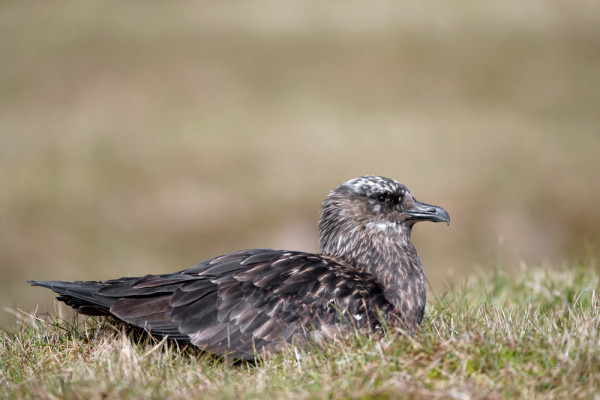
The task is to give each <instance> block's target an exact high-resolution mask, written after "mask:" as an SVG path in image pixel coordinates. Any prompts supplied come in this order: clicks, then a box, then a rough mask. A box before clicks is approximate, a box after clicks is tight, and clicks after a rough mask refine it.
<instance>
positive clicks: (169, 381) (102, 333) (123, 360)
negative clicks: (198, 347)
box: [0, 263, 600, 399]
mask: <svg viewBox="0 0 600 400" xmlns="http://www.w3.org/2000/svg"><path fill="white" fill-rule="evenodd" d="M598 284H599V280H598V273H597V270H596V266H595V265H593V263H589V264H586V265H580V266H578V267H576V268H572V269H570V270H568V271H562V272H548V271H547V270H545V269H540V268H531V269H530V268H524V269H523V270H522V271H521V272H520V273H519V274H518V277H512V278H509V277H507V276H505V275H503V274H502V273H501V272H497V273H496V274H494V275H493V276H489V277H486V279H477V280H475V279H474V280H472V281H470V282H469V283H467V284H465V285H464V286H463V287H460V288H456V289H455V290H453V291H448V292H445V293H443V294H441V295H438V296H437V297H435V298H434V299H432V301H431V302H430V305H429V307H428V309H427V313H426V322H425V324H424V327H423V330H422V331H420V332H417V333H415V334H413V335H401V334H400V333H399V332H398V331H397V330H396V329H394V327H388V329H387V331H386V333H385V335H382V336H375V335H373V336H372V337H367V336H360V335H355V336H350V337H348V338H347V339H345V340H343V341H341V342H340V343H336V344H331V345H329V346H325V347H324V348H323V349H321V350H319V351H317V352H312V353H307V352H303V351H300V350H297V349H290V350H289V351H288V352H285V353H283V354H278V355H273V356H269V357H265V358H264V359H262V360H260V361H259V362H257V363H256V364H247V363H241V364H232V363H230V362H226V361H223V360H218V359H215V358H213V357H211V356H207V355H206V354H195V353H194V352H192V351H190V349H184V348H183V349H182V348H177V347H176V346H175V345H174V344H173V343H170V342H165V341H157V340H154V341H153V340H149V339H148V338H143V337H142V338H140V337H137V336H132V335H127V334H125V333H123V332H122V331H120V330H119V328H115V327H113V326H112V325H110V324H109V323H107V322H106V321H104V322H103V321H94V320H87V319H84V318H82V317H80V319H79V320H67V321H65V320H61V319H59V318H58V317H54V316H51V317H50V318H42V317H38V316H33V315H21V318H22V320H21V323H20V326H19V327H18V328H17V329H16V330H14V331H13V333H3V334H2V336H1V339H0V382H1V384H2V388H3V393H0V398H8V399H26V398H36V399H55V398H61V399H81V398H89V399H104V398H120V399H162V398H165V399H166V398H168V399H187V398H203V399H212V398H214V399H221V398H222V399H264V398H297V399H324V398H325V399H345V398H352V399H409V398H423V399H501V398H507V399H509V398H510V399H512V398H528V399H536V398H540V399H541V398H544V399H550V398H556V399H564V398H569V399H596V398H597V396H598V391H599V390H600V369H599V368H598V365H600V295H599V293H598ZM594 396H596V397H594Z"/></svg>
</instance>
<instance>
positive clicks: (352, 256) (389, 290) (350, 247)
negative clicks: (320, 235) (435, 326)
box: [322, 228, 426, 328]
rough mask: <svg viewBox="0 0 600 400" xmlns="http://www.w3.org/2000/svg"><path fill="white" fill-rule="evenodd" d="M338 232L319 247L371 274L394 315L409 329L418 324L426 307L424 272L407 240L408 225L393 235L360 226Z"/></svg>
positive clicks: (408, 236) (408, 235)
mask: <svg viewBox="0 0 600 400" xmlns="http://www.w3.org/2000/svg"><path fill="white" fill-rule="evenodd" d="M339 234H340V235H339V236H337V237H331V239H332V240H331V241H330V242H329V244H330V245H329V246H327V245H326V246H324V247H322V250H323V252H324V254H326V255H329V256H333V257H336V258H342V259H343V260H344V261H345V262H347V263H348V264H350V265H353V266H355V267H357V268H359V269H360V270H362V271H364V272H365V273H367V274H368V275H370V276H372V277H373V278H374V280H375V282H376V283H377V284H378V285H379V286H380V287H381V288H382V290H383V294H384V296H385V298H386V300H387V301H388V302H390V303H391V304H392V305H393V307H394V313H395V315H396V316H397V317H399V318H400V320H401V321H402V322H403V323H404V324H405V325H406V326H407V327H409V328H411V327H414V326H417V325H419V324H420V323H421V321H422V320H423V314H424V310H425V301H426V284H425V273H424V271H423V266H422V264H421V260H420V258H419V255H418V254H417V251H416V249H415V247H414V246H413V244H412V243H411V241H410V228H407V229H406V231H404V232H403V231H399V232H398V233H397V234H392V235H390V234H389V233H384V232H373V230H363V229H355V230H353V231H351V232H348V231H346V232H340V233H339Z"/></svg>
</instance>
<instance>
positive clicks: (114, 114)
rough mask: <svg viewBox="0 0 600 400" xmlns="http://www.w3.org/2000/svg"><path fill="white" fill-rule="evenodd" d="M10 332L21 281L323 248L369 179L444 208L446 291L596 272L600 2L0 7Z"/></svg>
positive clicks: (0, 164)
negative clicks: (332, 200)
mask: <svg viewBox="0 0 600 400" xmlns="http://www.w3.org/2000/svg"><path fill="white" fill-rule="evenodd" d="M0 37H2V40H1V41H0V54H1V60H0V181H1V182H2V185H1V189H0V254H1V257H0V274H1V276H2V279H1V280H0V306H2V307H4V308H5V310H4V311H1V312H0V326H7V325H8V324H9V323H10V321H11V319H13V318H14V317H13V316H12V314H11V313H10V312H8V311H6V309H12V310H16V309H22V310H34V309H35V308H36V306H37V305H39V311H44V310H53V307H54V306H53V300H52V299H53V295H52V294H51V293H50V292H49V291H47V290H44V289H40V288H33V287H30V286H29V285H28V284H26V283H25V281H26V280H28V279H59V280H102V279H108V278H115V277H121V276H136V275H143V274H146V273H166V272H173V271H176V270H179V269H183V268H186V267H188V266H191V265H193V264H195V263H196V262H199V261H201V260H204V259H206V258H209V257H212V256H216V255H219V254H222V253H225V252H230V251H234V250H239V249H243V248H253V247H275V248H289V249H297V250H306V251H317V250H318V247H317V219H318V217H319V208H320V204H321V201H322V200H323V199H324V198H325V196H326V195H327V193H328V192H329V191H330V190H331V189H333V188H334V187H336V186H337V185H338V184H339V183H341V182H342V181H345V180H348V179H350V178H353V177H356V176H360V175H365V174H379V175H384V176H388V177H392V178H395V179H397V180H400V181H402V182H404V183H405V184H407V185H408V187H409V188H410V189H411V190H412V192H413V194H414V195H415V197H416V198H417V199H419V200H421V201H424V202H427V203H432V204H437V205H440V206H443V207H445V208H446V209H447V210H448V211H449V213H450V215H451V217H452V224H451V225H450V226H449V227H447V226H445V225H443V224H426V223H423V224H420V225H417V227H416V228H415V231H414V233H413V241H414V243H415V244H416V246H417V248H418V250H419V252H420V254H421V258H422V259H423V263H424V265H425V270H426V273H427V277H428V279H429V282H430V284H431V287H432V289H433V292H434V293H435V292H436V291H443V290H444V288H447V287H448V286H449V285H453V284H462V283H464V282H465V280H466V279H467V277H468V276H469V275H472V274H481V273H485V272H486V271H491V270H493V269H494V268H498V267H500V268H504V269H511V268H515V267H516V268H518V267H519V265H522V264H523V263H525V264H527V265H529V266H539V265H543V266H547V267H548V268H554V267H561V266H563V267H564V266H576V265H577V264H578V263H581V262H584V261H582V260H586V259H587V260H589V259H593V258H594V257H595V256H597V255H598V253H599V248H598V242H599V239H600V205H599V204H598V203H599V202H598V200H599V198H600V178H599V175H600V154H599V153H600V3H598V2H596V1H584V0H577V1H570V2H563V1H559V0H556V1H551V0H549V1H530V2H521V1H512V0H510V1H502V2H489V3H488V2H485V4H484V3H483V2H464V1H434V2H404V1H398V2H393V3H392V2H386V3H375V4H373V3H371V2H348V1H343V2H336V1H334V2H320V1H303V2H278V1H252V2H216V3H212V2H211V3H209V2H197V1H189V2H176V3H172V2H161V1H155V2H152V1H147V2H144V4H143V5H141V4H140V3H123V2H107V1H104V0H103V1H99V0H98V1H94V0H91V1H86V2H27V1H3V2H1V3H0Z"/></svg>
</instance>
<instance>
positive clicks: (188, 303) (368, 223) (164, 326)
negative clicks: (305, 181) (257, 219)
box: [29, 176, 450, 360]
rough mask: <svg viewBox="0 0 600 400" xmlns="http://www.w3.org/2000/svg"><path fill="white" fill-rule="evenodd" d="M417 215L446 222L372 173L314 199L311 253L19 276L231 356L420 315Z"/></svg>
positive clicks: (98, 310) (73, 301)
mask: <svg viewBox="0 0 600 400" xmlns="http://www.w3.org/2000/svg"><path fill="white" fill-rule="evenodd" d="M418 221H433V222H446V223H450V217H449V215H448V213H447V212H446V210H444V209H443V208H441V207H437V206H432V205H428V204H424V203H420V202H418V201H416V200H415V198H414V197H413V195H412V194H411V193H410V192H409V190H408V189H407V188H406V186H404V185H403V184H401V183H399V182H397V181H395V180H393V179H389V178H383V177H380V176H363V177H360V178H355V179H352V180H350V181H347V182H345V183H342V184H341V185H340V186H339V187H338V188H336V189H334V190H333V191H331V193H330V194H329V196H327V198H326V199H325V201H324V202H323V205H322V208H321V217H320V219H319V235H320V237H319V245H320V247H321V254H311V253H304V252H300V251H287V250H273V249H253V250H242V251H238V252H235V253H230V254H226V255H222V256H220V257H216V258H213V259H210V260H208V261H204V262H201V263H199V264H197V265H194V266H193V267H191V268H188V269H186V270H183V271H179V272H175V273H171V274H164V275H146V276H144V277H140V278H120V279H113V280H107V281H100V282H97V281H90V282H62V281H29V283H31V284H33V285H37V286H43V287H47V288H49V289H52V290H53V291H55V292H56V293H58V294H59V296H58V297H57V299H58V300H61V301H63V302H65V303H66V304H67V305H69V306H71V307H73V308H74V309H75V310H77V311H78V312H80V313H82V314H88V315H110V316H112V317H115V318H117V319H118V320H121V321H124V322H126V323H128V324H131V325H133V326H135V327H139V328H142V329H144V330H146V331H148V332H150V333H152V334H155V335H159V336H168V337H170V338H172V339H175V340H177V341H180V342H183V343H192V344H193V345H194V346H196V347H198V348H199V349H201V350H204V351H208V352H211V353H214V354H217V355H228V356H231V357H233V358H237V359H246V360H252V359H254V358H255V356H256V355H257V354H260V353H262V352H268V351H276V350H279V349H282V348H284V347H285V346H287V345H289V344H290V343H294V344H300V345H303V344H308V343H310V342H311V341H315V340H316V341H319V340H322V339H331V338H335V337H336V335H338V334H339V333H340V332H343V331H344V330H346V328H348V327H353V328H371V329H377V328H378V327H380V326H381V323H382V322H383V321H382V319H383V320H386V321H387V320H390V319H396V320H398V321H399V322H400V323H401V324H402V325H403V326H404V327H405V328H408V329H412V328H414V327H416V326H418V325H419V324H420V323H421V321H422V320H423V312H424V309H425V297H426V288H425V274H424V272H423V267H422V265H421V260H420V259H419V256H418V254H417V251H416V250H415V247H414V246H413V244H412V243H411V241H410V234H411V230H412V227H413V225H414V224H415V223H416V222H418Z"/></svg>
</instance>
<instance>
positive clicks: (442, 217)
mask: <svg viewBox="0 0 600 400" xmlns="http://www.w3.org/2000/svg"><path fill="white" fill-rule="evenodd" d="M403 212H404V213H405V214H408V215H409V216H410V218H409V219H410V220H413V221H432V222H446V223H447V224H448V225H450V215H448V211H446V210H444V209H443V208H442V207H438V206H432V205H430V204H425V203H421V202H418V201H416V200H415V205H414V207H413V208H411V209H410V210H404V211H403Z"/></svg>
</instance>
